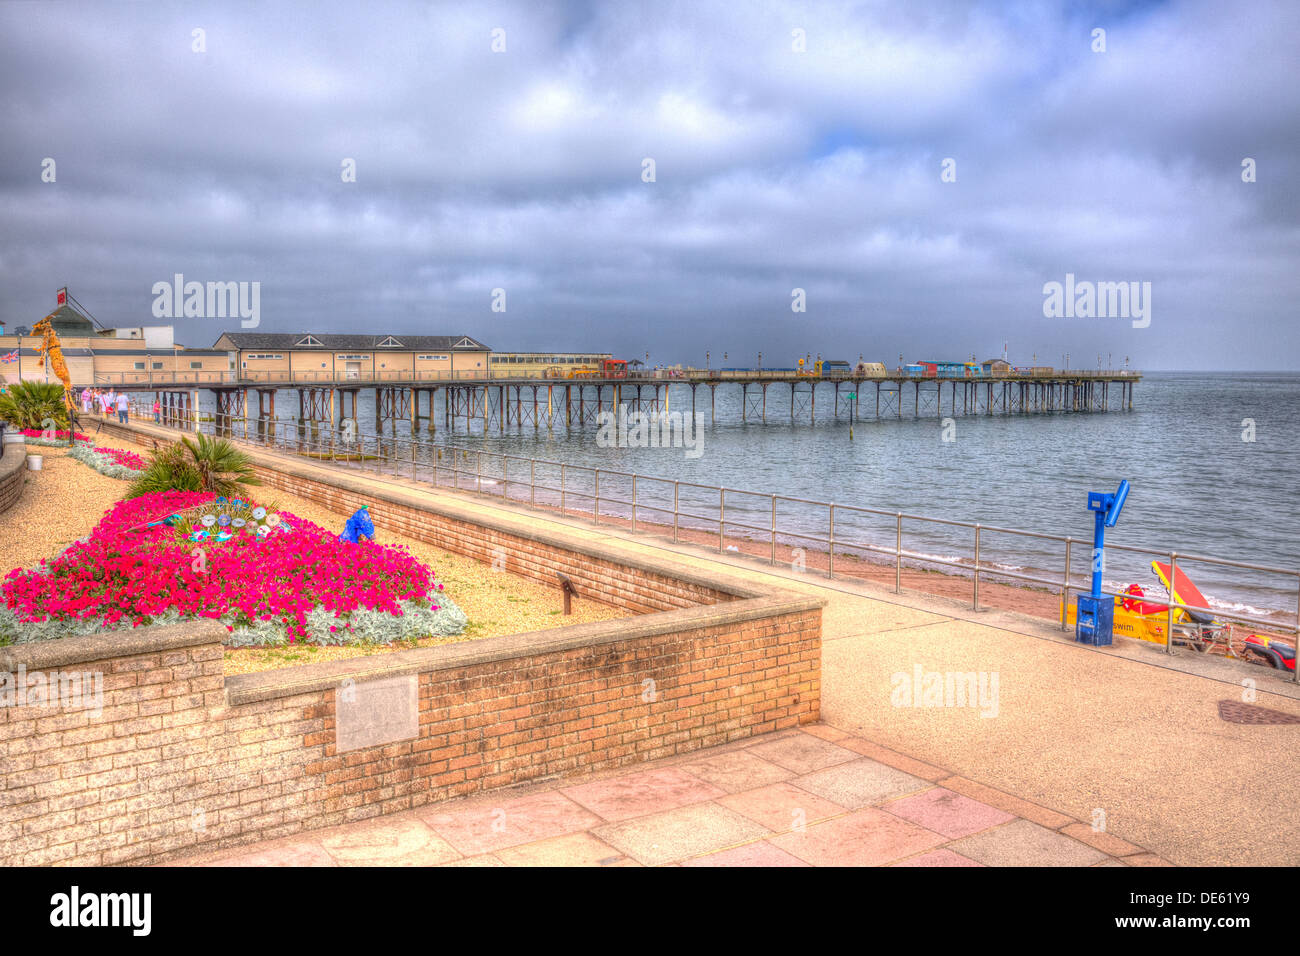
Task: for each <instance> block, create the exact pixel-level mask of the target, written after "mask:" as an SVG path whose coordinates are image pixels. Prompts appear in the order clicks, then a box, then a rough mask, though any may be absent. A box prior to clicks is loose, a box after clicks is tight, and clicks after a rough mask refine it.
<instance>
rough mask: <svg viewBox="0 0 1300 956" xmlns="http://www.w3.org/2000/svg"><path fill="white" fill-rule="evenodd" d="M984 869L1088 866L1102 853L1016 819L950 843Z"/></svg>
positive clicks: (1061, 835)
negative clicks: (994, 867)
mask: <svg viewBox="0 0 1300 956" xmlns="http://www.w3.org/2000/svg"><path fill="white" fill-rule="evenodd" d="M951 849H952V850H953V852H954V853H960V854H961V855H962V856H967V857H970V858H971V859H972V860H976V861H978V862H980V863H983V864H985V865H986V866H1092V865H1093V864H1094V863H1100V862H1102V861H1103V860H1105V859H1106V854H1104V853H1102V852H1101V851H1100V850H1095V849H1093V848H1092V847H1090V846H1087V845H1086V844H1083V843H1080V842H1079V841H1078V840H1074V839H1071V838H1070V837H1068V836H1065V835H1064V834H1062V833H1058V832H1057V831H1055V830H1049V829H1047V828H1046V827H1040V826H1039V825H1038V824H1037V823H1031V822H1030V821H1029V820H1016V821H1014V822H1012V823H1008V824H1006V825H1004V826H1000V827H996V828H994V829H992V830H985V831H984V832H983V833H977V834H975V835H974V836H970V837H966V838H965V839H964V840H958V841H956V842H955V843H953V844H952V847H951Z"/></svg>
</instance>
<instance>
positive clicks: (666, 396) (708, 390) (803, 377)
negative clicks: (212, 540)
mask: <svg viewBox="0 0 1300 956" xmlns="http://www.w3.org/2000/svg"><path fill="white" fill-rule="evenodd" d="M95 378H96V381H95V383H94V384H95V386H97V387H110V386H111V387H113V388H121V389H125V390H127V391H153V392H155V393H156V395H157V397H158V400H159V404H160V405H161V407H162V414H163V419H164V421H165V422H167V423H168V424H181V423H186V422H189V423H193V422H194V420H195V416H196V415H197V408H198V404H199V393H200V392H201V391H210V392H212V393H213V394H214V396H215V402H214V404H215V418H216V432H217V434H229V433H230V430H231V428H232V425H233V423H234V422H236V421H244V422H248V423H249V424H250V430H253V429H256V430H257V431H258V432H259V433H260V432H264V431H265V430H266V428H268V427H270V426H271V423H273V422H275V421H277V420H278V411H288V410H290V409H284V408H283V393H284V392H291V393H293V392H296V393H297V401H296V402H293V401H292V400H291V402H292V405H293V406H296V407H295V408H292V411H294V412H296V416H295V420H296V421H297V422H298V427H299V430H300V432H301V433H302V436H303V438H304V439H307V438H311V437H314V436H315V435H316V434H318V433H320V432H325V433H329V432H331V431H333V430H334V429H335V428H345V427H347V426H346V425H345V424H344V423H346V422H348V421H351V422H352V423H353V424H352V426H351V427H353V428H354V429H357V430H360V428H361V427H362V423H361V421H360V417H361V412H360V409H361V406H362V402H361V397H362V394H363V393H364V392H367V391H369V392H373V397H374V401H373V403H372V405H373V413H374V419H375V420H374V423H373V424H374V428H375V432H376V433H377V434H383V433H384V432H385V431H392V432H393V433H396V429H397V423H398V422H408V423H409V426H410V430H411V431H410V433H411V434H413V435H414V434H418V433H419V432H420V431H422V430H423V431H426V432H428V433H429V434H434V433H436V432H437V431H438V429H439V428H442V429H445V430H448V431H451V432H456V431H461V430H463V431H466V432H469V431H475V430H482V431H484V432H493V431H495V432H501V433H504V432H507V431H509V430H511V429H512V428H526V427H532V428H534V429H543V428H545V429H547V430H553V429H555V428H558V427H563V428H584V427H587V426H594V425H596V424H598V422H599V416H600V415H601V413H603V412H611V411H614V410H616V409H617V408H618V407H619V406H625V407H626V408H627V410H628V412H629V413H631V412H641V413H647V414H654V413H658V412H665V413H668V412H678V413H681V414H691V415H692V416H697V420H698V416H701V415H702V416H703V418H704V420H705V421H707V422H708V423H710V424H716V423H717V421H718V393H719V391H724V392H730V393H731V394H732V395H735V396H736V397H737V398H738V399H739V402H738V404H739V410H740V415H739V420H740V421H741V422H743V423H756V424H764V423H767V422H769V421H774V420H783V421H789V422H791V423H800V422H806V423H808V424H812V423H814V422H816V421H817V409H818V405H819V404H820V405H821V407H822V409H823V418H825V417H826V416H827V411H826V410H827V409H829V416H830V417H831V418H832V419H843V420H845V421H848V422H850V423H851V422H871V421H884V420H887V419H901V418H903V417H905V416H906V417H910V418H926V417H929V418H935V419H943V418H946V417H952V418H956V417H959V416H967V415H999V414H1001V415H1012V414H1042V413H1058V412H1105V411H1125V410H1131V409H1132V408H1133V395H1134V387H1135V386H1136V384H1137V383H1138V382H1139V381H1141V378H1142V375H1141V373H1140V372H1137V371H1132V370H1128V369H1124V370H1115V371H1100V370H1099V371H1076V370H1059V369H1052V370H1035V371H1032V372H1010V373H994V374H992V375H982V376H971V377H965V376H963V377H957V376H947V377H945V376H943V375H933V374H930V375H926V374H917V373H909V372H887V373H885V374H884V375H861V374H856V373H847V374H836V375H810V374H804V373H801V372H799V371H797V370H793V369H721V370H720V369H684V370H677V369H670V370H663V369H659V370H655V371H651V372H629V373H627V374H626V375H625V376H621V377H618V378H602V377H595V376H591V375H584V376H580V377H572V378H539V377H512V376H509V375H501V374H490V373H477V374H474V373H456V374H455V376H454V377H453V376H451V375H447V376H446V377H441V376H439V375H438V374H436V373H423V374H412V373H411V372H410V371H401V372H379V373H372V374H366V373H361V374H355V373H350V374H346V375H331V374H329V373H321V372H314V371H312V372H305V373H294V374H292V375H277V376H274V377H273V376H271V375H265V374H257V373H254V374H252V375H246V376H236V375H235V374H234V373H216V372H207V373H204V372H197V373H191V374H186V373H184V372H172V373H144V372H141V373H130V372H124V373H116V374H103V375H96V376H95ZM277 395H280V397H281V402H282V406H281V408H280V409H279V410H277V407H276V398H277ZM366 424H367V425H369V424H370V423H369V422H367V423H366Z"/></svg>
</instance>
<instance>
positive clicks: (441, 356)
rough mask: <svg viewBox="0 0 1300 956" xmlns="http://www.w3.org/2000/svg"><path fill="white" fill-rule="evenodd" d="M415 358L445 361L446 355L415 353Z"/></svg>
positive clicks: (422, 360)
mask: <svg viewBox="0 0 1300 956" xmlns="http://www.w3.org/2000/svg"><path fill="white" fill-rule="evenodd" d="M416 358H418V359H419V360H420V361H421V362H445V361H447V356H445V355H417V356H416ZM498 361H502V362H504V361H505V359H498Z"/></svg>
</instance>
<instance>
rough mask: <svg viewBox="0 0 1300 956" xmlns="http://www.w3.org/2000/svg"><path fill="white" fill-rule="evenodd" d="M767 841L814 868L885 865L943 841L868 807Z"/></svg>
mask: <svg viewBox="0 0 1300 956" xmlns="http://www.w3.org/2000/svg"><path fill="white" fill-rule="evenodd" d="M768 842H770V843H771V844H772V845H773V846H776V847H778V848H780V849H782V850H785V851H786V852H787V853H790V854H791V855H793V856H797V857H798V858H799V859H801V860H804V861H806V862H808V863H811V864H812V865H813V866H884V865H885V864H887V863H892V862H894V861H895V860H901V859H903V858H904V857H908V856H912V855H914V854H916V853H920V852H922V851H923V850H929V849H932V848H933V847H936V846H938V845H939V844H941V843H943V842H944V838H943V837H942V836H940V835H939V834H938V833H935V832H934V831H932V830H927V829H925V828H924V827H919V826H917V825H916V824H914V823H908V822H907V821H906V820H901V819H899V818H898V817H895V816H891V815H890V814H888V813H884V812H882V811H880V810H877V809H875V808H874V807H867V808H866V809H863V810H855V811H853V812H852V813H848V814H846V815H844V816H842V817H835V818H834V819H831V820H827V821H825V822H824V823H817V824H813V825H812V826H809V827H806V828H804V830H803V831H802V832H793V833H783V834H780V835H779V836H774V837H771V838H770V839H769V841H768Z"/></svg>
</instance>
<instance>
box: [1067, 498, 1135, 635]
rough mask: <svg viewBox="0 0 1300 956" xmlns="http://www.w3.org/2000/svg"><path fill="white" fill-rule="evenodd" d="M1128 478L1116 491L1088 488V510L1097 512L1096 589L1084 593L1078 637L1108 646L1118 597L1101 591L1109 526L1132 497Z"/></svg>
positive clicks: (1080, 606) (1093, 563) (1113, 625)
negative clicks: (1107, 595)
mask: <svg viewBox="0 0 1300 956" xmlns="http://www.w3.org/2000/svg"><path fill="white" fill-rule="evenodd" d="M1128 487H1129V486H1128V479H1127V478H1126V479H1124V480H1123V481H1121V482H1120V483H1119V487H1118V488H1116V489H1115V493H1114V494H1109V493H1107V492H1104V491H1090V492H1088V510H1089V511H1091V512H1093V513H1094V514H1095V516H1096V525H1095V529H1094V531H1093V536H1092V592H1091V593H1090V594H1080V595H1079V602H1078V613H1077V615H1076V617H1075V633H1074V637H1075V640H1077V641H1079V642H1081V643H1084V644H1094V645H1098V646H1104V645H1108V644H1110V643H1111V640H1112V637H1113V635H1114V631H1115V600H1114V599H1113V598H1109V597H1107V598H1103V597H1102V595H1101V572H1102V568H1103V567H1104V566H1105V554H1106V529H1107V528H1113V527H1115V524H1116V522H1118V521H1119V513H1120V511H1121V510H1123V508H1124V502H1125V501H1126V500H1128Z"/></svg>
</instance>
